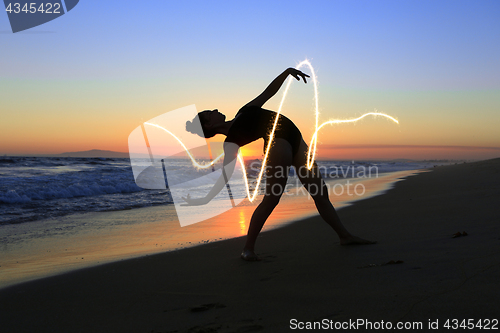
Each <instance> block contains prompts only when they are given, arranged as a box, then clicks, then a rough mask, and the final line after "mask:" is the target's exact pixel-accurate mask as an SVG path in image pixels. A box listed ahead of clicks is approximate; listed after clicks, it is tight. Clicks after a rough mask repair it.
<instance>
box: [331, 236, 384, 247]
mask: <svg viewBox="0 0 500 333" xmlns="http://www.w3.org/2000/svg"><path fill="white" fill-rule="evenodd" d="M375 243H377V242H373V241H369V240H366V239H363V238H359V237H356V236H352V235H351V236H348V237H345V238H341V239H340V245H365V244H375Z"/></svg>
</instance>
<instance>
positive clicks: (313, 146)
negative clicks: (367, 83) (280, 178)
mask: <svg viewBox="0 0 500 333" xmlns="http://www.w3.org/2000/svg"><path fill="white" fill-rule="evenodd" d="M304 65H305V66H308V67H309V70H310V71H311V75H312V81H313V85H314V101H315V108H314V111H315V116H316V126H315V132H314V134H313V135H312V138H311V142H310V145H309V149H308V151H307V165H306V166H307V168H308V169H309V170H310V169H311V168H312V167H313V166H314V161H315V159H316V152H317V143H318V132H319V130H320V129H321V128H322V127H324V126H325V125H329V124H330V125H333V124H344V123H356V122H358V121H360V120H361V119H363V118H365V117H367V116H380V117H385V118H387V119H389V120H392V121H393V122H395V123H396V124H399V122H398V120H396V119H395V118H394V117H391V116H389V115H387V114H385V113H381V112H369V113H365V114H364V115H362V116H360V117H357V118H352V119H330V120H328V121H325V122H323V123H322V124H319V122H318V121H319V101H318V87H317V80H316V74H315V73H314V68H313V67H312V65H311V63H310V62H309V61H308V60H304V61H302V62H301V63H300V64H298V65H297V67H296V69H299V68H301V67H302V66H304ZM291 83H292V78H291V77H289V78H288V83H287V85H286V88H285V91H284V93H283V98H282V99H281V103H280V106H279V108H278V111H277V112H276V116H275V120H274V124H273V128H272V130H271V133H270V134H269V139H268V143H267V146H266V148H265V153H264V157H263V158H262V166H261V168H260V171H259V175H258V176H257V180H256V182H255V185H254V186H255V188H254V190H253V193H252V194H250V186H249V184H248V179H247V173H246V168H245V162H244V160H243V156H244V155H243V153H242V151H241V150H240V151H239V152H238V156H237V158H238V161H239V162H240V165H241V170H242V171H243V180H244V182H245V187H246V192H247V198H248V200H249V201H250V202H253V201H254V200H255V198H256V197H257V195H258V192H259V185H260V183H261V182H262V178H263V175H264V171H265V170H266V166H267V160H268V157H269V153H270V150H271V147H272V144H273V140H274V133H275V131H276V127H277V126H278V121H279V115H280V114H281V110H282V108H283V103H284V102H285V99H286V96H287V93H288V90H289V88H290V85H291ZM144 125H149V126H153V127H156V128H159V129H161V130H163V131H164V132H166V133H168V134H169V135H170V136H171V137H173V138H174V139H175V140H176V141H177V142H178V144H179V145H181V146H182V148H183V149H184V151H185V152H186V153H187V154H188V156H189V158H190V159H191V163H192V164H193V166H194V167H195V168H199V169H205V168H209V167H210V166H212V165H214V164H215V163H216V162H217V161H218V160H220V159H221V158H222V157H223V156H224V153H222V154H220V155H219V156H217V157H215V156H213V160H212V161H210V162H208V163H198V162H197V161H196V159H195V157H194V156H193V155H192V154H191V153H190V151H189V149H188V148H187V147H186V146H185V145H184V143H183V142H182V141H181V140H180V139H179V138H178V137H177V136H176V135H175V134H173V133H172V132H170V131H169V130H167V129H166V128H164V127H163V126H160V125H158V124H154V123H150V122H145V123H144ZM223 169H224V168H223ZM223 174H224V175H225V173H224V171H223ZM226 182H227V180H226Z"/></svg>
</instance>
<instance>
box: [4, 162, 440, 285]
mask: <svg viewBox="0 0 500 333" xmlns="http://www.w3.org/2000/svg"><path fill="white" fill-rule="evenodd" d="M317 163H318V166H319V167H320V171H321V173H322V175H323V176H324V178H325V180H326V182H327V185H329V186H330V187H329V191H330V192H331V193H330V199H331V200H332V202H333V203H334V206H335V207H336V208H340V207H343V206H345V205H348V204H350V203H352V202H353V201H356V200H359V199H366V198H368V197H370V196H373V195H378V194H381V193H383V192H384V191H386V190H387V189H388V188H390V186H392V184H393V183H395V182H397V181H399V180H400V179H401V178H404V177H407V176H409V175H411V174H414V173H415V172H416V171H415V172H413V171H411V170H419V169H425V168H430V167H432V166H433V165H434V164H436V162H403V161H398V162H395V161H377V162H373V161H317ZM259 167H260V161H259V160H250V161H247V162H246V168H247V170H248V171H249V172H248V174H247V176H248V181H249V183H253V182H254V181H255V178H256V176H257V174H258V170H259ZM165 169H166V174H169V175H172V174H174V175H175V174H177V175H180V176H181V177H180V178H182V177H183V176H186V175H188V176H192V175H194V174H196V173H198V172H200V171H197V170H193V169H192V168H191V165H190V162H189V161H187V160H181V159H179V160H169V161H167V162H166V163H165ZM203 172H204V173H206V172H210V170H209V171H206V170H205V171H203ZM167 178H168V177H167ZM169 179H171V178H169ZM232 181H233V180H232ZM237 181H239V182H243V180H241V179H240V180H237ZM349 182H351V183H352V184H351V185H356V187H354V186H351V187H349V186H350V185H349ZM299 184H300V182H299V181H298V179H297V177H296V176H295V175H294V171H293V170H292V171H291V172H290V177H289V180H288V184H287V190H286V192H285V194H284V195H283V199H282V200H281V201H280V204H279V205H278V207H277V208H276V210H275V211H274V212H273V214H272V215H271V217H270V219H269V220H268V221H267V222H266V225H265V226H264V229H263V231H265V230H270V229H272V228H276V227H280V226H283V225H286V224H287V223H290V222H293V221H296V220H299V219H302V218H305V217H308V216H311V214H316V211H315V208H314V204H313V202H312V200H308V199H310V198H309V197H308V195H307V193H305V191H304V190H303V187H301V186H298V185H299ZM358 184H359V185H358ZM288 185H291V186H288ZM346 185H348V186H346ZM359 186H362V190H363V191H362V192H363V193H362V195H361V194H359V195H358V193H356V195H353V194H352V193H349V190H351V192H352V190H355V191H357V190H360V189H361V187H359ZM171 188H174V186H173V185H171ZM235 188H239V189H240V190H239V191H240V192H241V193H233V194H234V195H235V196H236V197H241V196H244V195H245V193H244V191H242V189H243V188H244V187H243V186H239V187H238V186H236V187H233V189H235ZM344 189H347V191H344ZM260 190H262V186H261V188H260ZM340 192H342V193H340ZM359 192H361V190H360V191H359ZM258 202H259V197H258V198H257V200H256V201H255V202H253V203H250V202H249V201H248V200H243V201H242V202H240V204H238V205H237V207H236V208H233V209H229V210H228V211H226V212H225V213H223V214H222V215H217V216H215V217H213V218H210V219H208V220H206V221H203V222H201V223H196V224H192V225H188V226H185V227H181V226H180V224H179V218H178V212H176V207H175V204H174V202H173V200H172V195H171V193H170V191H169V189H168V188H167V189H160V190H151V189H143V188H141V187H139V186H137V185H136V183H135V181H134V175H133V171H132V167H131V164H130V160H129V159H123V158H57V157H3V158H0V241H1V243H0V244H1V250H0V288H2V287H6V286H9V285H12V284H16V283H20V282H23V281H29V280H32V279H36V278H41V277H45V276H50V275H54V274H59V273H63V272H67V271H70V270H74V269H80V268H85V267H90V266H94V265H99V264H103V263H106V262H111V261H116V260H122V259H127V258H132V257H137V256H143V255H149V254H153V253H158V252H165V251H171V250H177V249H182V248H185V247H190V246H195V245H200V244H203V243H207V242H212V241H218V240H223V239H228V238H234V237H239V236H244V235H245V234H246V231H247V229H248V223H249V221H250V217H251V214H252V212H253V210H254V209H255V207H256V205H257V204H258ZM332 237H334V236H333V234H332ZM235 255H237V254H235Z"/></svg>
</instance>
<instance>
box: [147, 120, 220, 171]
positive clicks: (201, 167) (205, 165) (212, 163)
mask: <svg viewBox="0 0 500 333" xmlns="http://www.w3.org/2000/svg"><path fill="white" fill-rule="evenodd" d="M144 124H145V125H149V126H153V127H156V128H159V129H161V130H164V131H165V132H167V133H168V134H170V135H171V136H173V137H174V139H175V140H177V142H179V144H180V145H181V146H182V148H184V150H185V151H186V153H187V154H188V156H189V158H190V159H191V161H192V163H193V166H194V167H196V168H199V169H206V168H209V167H210V166H211V165H214V164H215V163H217V161H218V160H220V159H221V158H222V156H224V153H222V154H220V155H219V156H217V157H216V158H215V159H214V160H213V161H211V162H210V163H207V164H199V163H198V162H196V159H195V158H194V157H193V155H191V153H190V152H189V149H187V147H186V146H185V145H184V143H183V142H182V141H181V140H180V139H179V138H178V137H177V136H175V134H174V133H172V132H170V131H169V130H168V129H166V128H165V127H163V126H160V125H157V124H152V123H144Z"/></svg>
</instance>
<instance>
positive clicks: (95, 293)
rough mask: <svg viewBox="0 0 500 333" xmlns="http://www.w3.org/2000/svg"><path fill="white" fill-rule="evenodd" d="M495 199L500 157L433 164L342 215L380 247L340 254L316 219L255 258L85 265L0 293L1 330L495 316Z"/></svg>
mask: <svg viewBox="0 0 500 333" xmlns="http://www.w3.org/2000/svg"><path fill="white" fill-rule="evenodd" d="M499 199H500V159H495V160H489V161H482V162H476V163H467V164H460V165H452V166H444V167H437V168H435V169H434V170H433V171H432V172H425V173H420V174H418V175H416V176H412V177H409V178H408V179H406V180H405V181H402V182H398V183H397V184H396V186H395V188H394V189H392V190H390V191H389V192H388V193H386V194H384V195H381V196H376V197H373V198H369V199H366V200H363V201H359V202H356V203H355V204H354V205H352V206H350V207H346V208H344V209H342V210H340V211H339V215H340V217H341V219H342V220H343V222H344V224H345V225H346V227H347V228H348V229H349V230H350V231H351V232H353V233H355V234H357V235H359V236H362V237H366V238H369V239H374V240H377V241H378V243H377V244H375V245H369V246H351V247H342V246H339V242H338V238H337V237H336V235H335V234H334V232H333V231H332V230H330V229H329V227H328V226H327V225H326V224H325V223H324V222H323V221H321V219H320V218H319V217H317V216H316V217H311V218H307V219H304V220H302V221H299V222H297V223H293V224H290V225H288V226H286V227H283V228H279V229H275V230H270V231H268V232H266V233H263V234H262V235H261V237H260V238H259V240H258V243H257V253H258V254H260V256H261V257H262V259H263V260H262V261H260V262H252V263H249V262H244V261H242V260H240V259H239V256H238V254H239V252H240V250H241V248H242V246H243V243H244V238H243V237H239V238H234V239H230V240H225V241H221V242H214V243H208V244H205V245H201V246H197V247H193V248H188V249H183V250H181V251H174V252H167V253H162V254H156V255H150V256H147V257H142V258H136V259H130V260H124V261H120V262H116V263H111V264H107V265H102V266H98V267H93V268H87V269H83V270H79V271H75V272H71V273H68V274H64V275H58V276H55V277H50V278H46V279H40V280H36V281H32V282H28V283H25V284H20V285H17V286H13V287H10V288H6V289H3V290H1V291H0V300H1V302H0V316H1V318H0V322H1V323H2V331H5V332H254V331H256V332H257V331H262V332H286V331H289V330H290V321H291V320H293V319H296V320H297V322H296V323H298V322H315V321H316V322H322V323H325V322H330V321H331V323H345V322H349V320H351V321H356V320H358V319H364V320H367V321H371V322H372V324H373V323H379V325H380V322H381V321H384V323H386V324H387V322H392V323H393V325H396V323H397V322H416V323H422V327H423V329H422V330H421V331H427V330H428V329H427V328H428V325H429V321H432V322H436V320H438V325H440V327H439V329H440V330H439V331H443V330H446V329H444V328H443V324H444V323H445V322H446V319H458V320H459V322H461V321H462V320H463V319H466V320H467V319H473V320H474V322H475V323H477V321H478V320H479V319H482V320H483V323H484V320H485V319H489V320H493V319H496V320H498V319H500V310H499V309H498V306H497V304H498V299H499V296H500V287H499V284H498V281H499V280H500V224H499V222H500V221H499V218H500V216H499V209H498V203H499V202H500V200H499ZM464 231H465V232H466V233H467V236H460V237H453V235H454V234H455V233H457V232H461V233H462V232H464ZM391 262H392V263H391ZM294 322H295V321H294ZM375 325H376V324H375ZM490 327H491V326H490ZM496 327H499V326H498V324H497V326H496ZM365 328H366V327H358V329H359V330H361V331H363V330H364V331H369V330H366V329H365ZM415 331H416V330H415Z"/></svg>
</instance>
